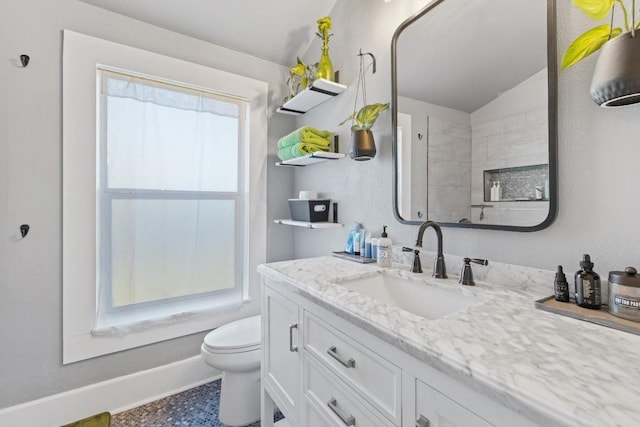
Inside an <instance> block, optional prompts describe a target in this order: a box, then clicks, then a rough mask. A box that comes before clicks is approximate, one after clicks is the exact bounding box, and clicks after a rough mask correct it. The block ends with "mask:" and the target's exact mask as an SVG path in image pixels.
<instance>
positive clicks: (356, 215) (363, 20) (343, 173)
mask: <svg viewBox="0 0 640 427" xmlns="http://www.w3.org/2000/svg"><path fill="white" fill-rule="evenodd" d="M423 4H424V2H418V1H393V2H391V3H385V2H382V1H370V0H339V1H338V3H337V4H336V6H335V8H334V10H333V12H332V14H331V16H332V17H333V18H334V21H333V24H334V25H333V30H332V31H333V33H334V36H333V37H332V38H331V42H330V55H331V59H332V60H333V63H334V67H335V68H336V69H339V70H340V75H341V80H342V82H343V83H346V84H348V85H349V90H348V91H346V92H345V93H343V94H342V95H340V96H339V97H338V98H336V99H335V100H333V101H329V102H327V103H325V104H323V105H321V106H320V107H319V108H317V109H316V110H313V111H312V112H310V113H307V114H306V115H305V116H302V118H301V119H299V120H298V125H302V124H313V125H315V126H317V127H321V128H322V127H325V128H328V129H332V130H338V131H339V134H340V138H341V141H343V142H342V150H343V152H347V150H348V148H347V141H348V135H349V131H348V128H347V127H346V126H343V128H338V126H337V124H338V123H339V122H340V121H341V120H342V119H344V118H345V117H346V116H348V115H349V114H350V113H351V111H352V110H353V101H354V94H355V92H354V91H355V87H354V86H355V83H356V81H357V70H358V58H357V56H356V54H357V53H358V50H359V49H360V48H362V51H363V52H373V53H374V54H375V55H376V57H377V58H378V72H377V73H376V74H375V75H373V76H372V75H371V74H368V75H367V81H368V88H367V95H368V97H369V102H387V101H389V100H390V97H391V88H390V80H391V74H390V40H391V36H392V34H393V31H394V29H395V28H396V26H397V25H398V24H399V23H400V22H401V21H402V20H403V19H404V18H406V17H408V16H410V15H412V14H413V13H414V12H415V11H416V10H417V9H418V8H419V7H421V6H422V5H423ZM592 26H593V22H592V21H590V20H589V19H588V18H586V17H584V16H582V14H581V13H580V12H579V11H578V10H577V9H576V8H575V7H574V6H573V5H572V4H571V2H565V1H558V51H559V53H558V55H559V56H561V54H562V52H564V50H565V49H566V48H567V46H568V45H569V43H570V42H571V40H573V39H574V38H576V37H577V36H578V35H579V34H582V33H583V32H584V31H586V30H587V29H588V28H591V27H592ZM451 31H457V30H456V28H455V26H454V25H453V24H452V26H451ZM523 54H526V53H523ZM318 55H319V47H318V46H317V45H316V46H312V48H311V49H310V51H309V52H308V53H307V55H305V59H307V60H312V59H313V60H315V59H316V57H317V56H318ZM514 60H517V58H514ZM594 64H595V57H594V58H589V59H587V60H585V61H583V62H582V63H580V64H578V65H576V66H575V67H573V68H571V69H569V70H565V71H562V72H560V77H559V123H560V130H559V149H558V155H559V186H560V192H559V196H560V206H559V213H558V216H557V219H556V221H555V222H554V223H553V224H552V225H551V226H550V227H549V228H547V229H545V230H542V231H538V232H534V233H516V232H504V231H491V230H461V229H453V228H447V229H444V230H443V234H444V251H445V253H450V254H455V255H460V256H474V257H483V258H488V259H489V260H495V261H500V262H506V263H513V264H520V265H526V266H531V267H539V268H545V269H550V270H553V269H555V266H556V265H558V264H563V265H564V266H565V269H566V271H573V270H577V269H578V261H579V259H580V258H581V256H582V254H583V253H590V254H591V255H592V258H593V259H594V261H595V270H596V271H598V272H600V273H601V274H603V275H606V274H607V272H608V271H610V270H619V269H621V268H624V267H625V266H627V265H636V266H638V265H640V240H639V239H638V237H637V236H638V228H639V227H640V220H639V219H638V218H639V217H638V212H640V186H638V185H637V184H638V183H639V181H640V177H639V175H638V167H637V164H638V159H639V158H640V144H639V143H638V135H639V134H640V120H638V116H639V114H640V105H638V106H630V107H624V108H620V109H608V110H605V109H602V108H600V107H598V106H597V105H596V104H595V103H593V101H591V99H590V97H589V85H590V83H591V76H592V73H593V68H594ZM390 129H391V118H390V114H389V113H388V112H387V113H383V116H382V118H381V119H380V120H379V121H378V123H376V125H375V126H374V129H373V130H374V134H375V138H376V143H377V148H378V155H377V157H376V158H375V159H373V160H371V161H368V162H361V163H358V162H354V161H351V160H349V159H343V160H340V161H338V162H333V163H330V164H318V165H315V166H311V167H307V168H304V169H301V170H299V171H296V187H297V188H296V189H312V190H318V191H324V192H326V193H327V194H328V195H330V196H331V197H332V198H334V199H336V200H337V201H338V202H340V205H341V206H340V212H341V215H340V220H341V222H343V223H345V224H346V225H347V228H342V229H337V230H296V232H295V255H296V257H307V256H314V255H324V254H328V253H329V252H330V251H332V250H339V249H341V248H342V247H343V245H344V241H345V239H346V235H347V229H348V226H349V225H350V223H351V222H352V221H355V220H359V221H362V222H363V223H364V225H365V227H367V228H368V229H372V230H374V231H375V232H376V233H379V232H380V230H381V226H382V224H386V225H388V226H389V230H388V231H389V233H390V234H389V235H390V237H391V238H392V239H393V241H394V243H396V244H412V243H414V242H415V238H416V232H417V227H416V226H413V225H403V224H400V223H398V222H397V221H396V220H395V219H394V217H393V214H392V196H391V188H392V176H391V174H392V172H391V136H390ZM435 240H436V239H435V236H434V235H433V233H431V232H428V233H427V235H426V236H425V247H426V248H428V249H430V250H434V249H435ZM459 268H460V266H458V265H451V266H449V269H450V270H451V272H454V273H457V272H458V271H459ZM549 290H550V292H551V284H549Z"/></svg>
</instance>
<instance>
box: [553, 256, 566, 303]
mask: <svg viewBox="0 0 640 427" xmlns="http://www.w3.org/2000/svg"><path fill="white" fill-rule="evenodd" d="M553 296H554V297H555V299H556V301H562V302H569V284H568V283H567V277H566V276H565V275H564V272H563V271H562V266H561V265H559V266H558V271H557V272H556V279H555V280H554V281H553Z"/></svg>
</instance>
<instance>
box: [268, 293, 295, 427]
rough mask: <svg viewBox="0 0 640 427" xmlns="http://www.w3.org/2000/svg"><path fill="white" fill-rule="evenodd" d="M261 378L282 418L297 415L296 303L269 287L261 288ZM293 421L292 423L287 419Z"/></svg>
mask: <svg viewBox="0 0 640 427" xmlns="http://www.w3.org/2000/svg"><path fill="white" fill-rule="evenodd" d="M262 317H263V320H262V321H263V355H262V379H263V381H264V382H265V386H267V390H268V391H269V394H270V396H271V398H272V399H273V401H274V403H275V404H276V406H277V407H278V408H280V410H281V411H282V412H283V414H284V415H285V417H286V418H289V419H291V418H293V419H294V420H297V419H298V418H299V404H300V390H299V389H300V364H299V358H300V351H301V350H300V349H299V348H298V345H299V342H300V340H299V333H298V332H299V330H300V329H299V327H298V319H299V318H300V316H299V308H298V306H297V305H296V304H295V303H294V302H292V301H290V300H289V299H287V298H285V297H284V296H282V295H281V294H279V293H277V292H275V291H274V290H273V289H271V288H269V287H266V286H265V287H264V288H263V296H262ZM291 424H292V425H295V424H296V423H295V422H294V423H291Z"/></svg>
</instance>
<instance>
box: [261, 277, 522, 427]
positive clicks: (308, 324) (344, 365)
mask: <svg viewBox="0 0 640 427" xmlns="http://www.w3.org/2000/svg"><path fill="white" fill-rule="evenodd" d="M262 283H263V293H262V309H263V315H262V319H263V320H262V321H263V325H262V330H263V342H262V345H263V365H262V414H263V419H262V426H264V427H272V426H273V423H272V421H271V420H270V419H269V414H270V413H271V412H272V410H273V407H274V405H275V406H277V407H278V408H279V409H280V410H281V411H282V413H283V414H284V415H285V418H286V421H287V423H288V424H289V425H290V426H292V427H321V426H322V427H326V426H335V427H345V426H346V427H349V426H356V427H358V426H366V427H394V426H395V427H485V426H504V427H507V426H509V427H512V426H516V425H517V426H519V427H531V426H534V425H535V424H534V423H532V422H531V421H529V420H528V419H525V418H524V417H522V416H521V415H519V414H516V413H514V412H512V411H510V410H508V409H506V408H505V407H503V406H502V405H500V404H498V403H497V402H495V401H492V400H490V399H488V398H486V397H485V396H482V395H480V394H479V393H478V392H476V391H474V390H472V389H470V388H469V387H467V386H465V385H463V384H462V383H460V382H458V381H457V380H454V379H452V378H450V377H448V376H447V375H445V374H443V373H442V372H440V371H437V370H436V369H434V368H432V367H431V366H429V365H428V364H426V363H424V362H421V361H419V360H417V359H415V358H414V357H412V356H410V355H409V354H407V353H405V352H403V351H401V350H400V349H398V348H397V347H396V346H394V345H392V344H390V343H388V342H385V341H383V340H382V339H380V338H378V337H376V336H374V335H372V334H371V333H370V332H368V331H365V330H364V329H363V328H361V327H359V326H356V325H355V324H354V323H352V322H350V321H348V320H346V319H345V318H343V317H342V316H339V315H337V314H335V313H333V312H331V311H328V310H327V309H326V308H324V307H321V305H320V304H317V303H314V302H313V301H312V300H310V299H307V298H305V297H304V296H303V295H301V294H300V293H299V292H297V290H296V288H295V286H293V285H291V284H289V283H287V282H285V281H281V280H274V279H272V278H270V277H266V276H263V279H262Z"/></svg>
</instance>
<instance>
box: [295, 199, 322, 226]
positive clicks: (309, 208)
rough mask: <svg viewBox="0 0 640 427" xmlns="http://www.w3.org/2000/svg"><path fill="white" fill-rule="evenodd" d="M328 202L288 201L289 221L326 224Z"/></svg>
mask: <svg viewBox="0 0 640 427" xmlns="http://www.w3.org/2000/svg"><path fill="white" fill-rule="evenodd" d="M329 201H330V199H326V200H306V199H289V210H290V211H291V219H292V220H294V221H304V222H327V221H329Z"/></svg>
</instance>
